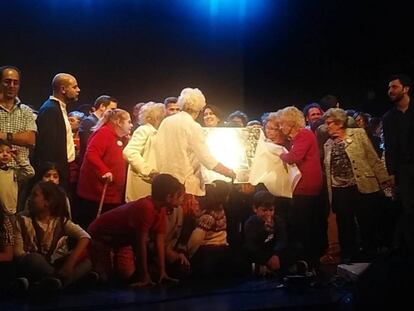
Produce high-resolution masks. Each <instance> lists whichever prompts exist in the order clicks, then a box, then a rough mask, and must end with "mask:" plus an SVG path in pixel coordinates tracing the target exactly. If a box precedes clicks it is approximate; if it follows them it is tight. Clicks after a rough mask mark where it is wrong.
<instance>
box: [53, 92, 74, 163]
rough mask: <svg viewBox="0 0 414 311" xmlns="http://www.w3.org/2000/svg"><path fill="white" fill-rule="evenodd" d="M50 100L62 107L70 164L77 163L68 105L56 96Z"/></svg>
mask: <svg viewBox="0 0 414 311" xmlns="http://www.w3.org/2000/svg"><path fill="white" fill-rule="evenodd" d="M50 99H53V100H57V101H58V102H59V105H60V110H62V115H63V120H64V121H65V127H66V148H67V149H66V150H67V154H68V163H70V162H73V161H75V143H74V142H73V135H72V128H71V127H70V123H69V119H68V112H67V111H66V104H65V103H64V102H63V101H61V100H60V99H59V98H56V97H54V96H50Z"/></svg>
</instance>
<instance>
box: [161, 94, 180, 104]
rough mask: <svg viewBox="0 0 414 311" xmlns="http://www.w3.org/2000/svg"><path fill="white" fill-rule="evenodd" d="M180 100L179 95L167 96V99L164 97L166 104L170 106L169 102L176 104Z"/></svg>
mask: <svg viewBox="0 0 414 311" xmlns="http://www.w3.org/2000/svg"><path fill="white" fill-rule="evenodd" d="M177 101H178V98H177V97H173V96H172V97H167V98H166V99H164V105H165V106H168V105H169V104H175V103H176V102H177Z"/></svg>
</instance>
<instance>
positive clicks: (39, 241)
mask: <svg viewBox="0 0 414 311" xmlns="http://www.w3.org/2000/svg"><path fill="white" fill-rule="evenodd" d="M68 237H69V238H73V239H74V240H76V245H75V246H74V248H73V249H72V250H69V248H68V246H67V238H68ZM89 243H90V236H89V234H88V233H87V232H85V231H84V230H83V229H82V228H81V227H80V226H78V225H76V224H74V223H73V222H72V221H71V220H69V218H68V212H67V208H66V201H65V194H64V192H63V191H62V190H61V189H59V187H58V186H57V185H55V184H53V183H51V182H39V183H37V184H36V185H35V186H34V187H33V189H32V192H31V194H30V197H29V216H23V215H18V216H17V221H16V232H15V245H14V255H15V257H16V259H17V263H18V267H19V271H20V272H21V274H22V275H23V276H24V277H25V278H27V280H26V282H27V281H28V282H29V283H31V284H32V285H34V284H38V285H39V286H40V288H41V289H43V290H45V291H44V293H46V291H47V290H51V291H59V290H60V289H62V288H63V287H66V286H67V285H69V284H71V283H73V282H75V281H77V280H79V279H80V278H81V277H83V276H85V275H86V274H87V273H88V272H89V271H90V268H91V262H90V260H89V259H87V257H86V251H87V247H88V245H89Z"/></svg>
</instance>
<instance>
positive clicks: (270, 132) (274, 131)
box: [263, 112, 289, 148]
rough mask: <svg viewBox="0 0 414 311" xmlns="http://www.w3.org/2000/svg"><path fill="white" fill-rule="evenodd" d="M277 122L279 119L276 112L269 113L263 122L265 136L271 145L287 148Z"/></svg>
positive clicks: (286, 142) (286, 141)
mask: <svg viewBox="0 0 414 311" xmlns="http://www.w3.org/2000/svg"><path fill="white" fill-rule="evenodd" d="M279 122H280V119H279V116H278V114H277V113H276V112H271V113H269V114H268V115H267V116H266V119H265V120H264V122H263V123H264V133H265V136H266V138H267V140H269V141H271V142H272V143H274V144H276V145H281V146H284V147H286V148H288V146H289V141H288V140H287V137H286V136H285V135H284V134H283V132H282V130H281V129H280V124H279Z"/></svg>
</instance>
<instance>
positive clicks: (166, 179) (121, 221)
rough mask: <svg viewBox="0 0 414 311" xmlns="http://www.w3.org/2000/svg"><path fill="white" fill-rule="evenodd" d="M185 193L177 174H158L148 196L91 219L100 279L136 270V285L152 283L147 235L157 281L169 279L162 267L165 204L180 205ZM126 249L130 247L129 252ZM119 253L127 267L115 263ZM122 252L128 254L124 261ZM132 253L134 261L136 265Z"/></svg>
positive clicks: (95, 257) (170, 205)
mask: <svg viewBox="0 0 414 311" xmlns="http://www.w3.org/2000/svg"><path fill="white" fill-rule="evenodd" d="M184 193H185V190H184V186H183V185H182V184H181V183H180V182H179V181H178V180H177V179H176V178H174V177H173V176H171V175H168V174H160V175H157V176H156V177H155V178H154V179H153V182H152V190H151V196H148V197H145V198H142V199H139V200H137V201H133V202H129V203H127V204H125V205H122V206H120V207H117V208H115V209H113V210H111V211H108V212H106V213H104V214H102V215H101V216H100V217H99V218H97V219H96V220H95V221H93V222H92V223H91V225H90V226H89V228H88V231H89V232H90V234H91V236H92V240H93V243H92V254H93V256H92V260H93V262H94V265H95V270H96V271H97V272H98V273H100V275H101V279H102V280H106V279H107V278H108V276H114V274H115V275H116V274H118V275H117V276H118V277H121V279H128V278H130V277H131V276H132V275H133V274H134V272H135V270H137V271H136V272H137V275H138V276H139V278H138V282H137V283H136V286H138V287H142V286H146V285H152V284H154V283H153V281H152V279H151V276H150V273H149V269H148V241H149V239H150V237H151V239H152V240H153V241H155V248H156V250H157V255H158V258H157V259H158V260H157V262H158V269H159V279H158V282H161V281H162V280H171V278H170V277H169V276H168V275H167V273H166V271H165V245H164V239H165V231H166V211H165V208H167V207H173V206H178V205H180V204H181V203H182V200H183V196H184ZM128 249H129V250H133V251H129V252H128ZM111 253H113V259H114V260H112V256H111ZM122 256H123V257H124V265H125V262H127V263H128V262H129V267H125V266H124V267H122V266H119V265H117V263H116V261H117V259H119V258H120V257H122ZM125 256H126V257H129V258H127V260H126V261H125ZM134 257H135V261H136V262H137V265H136V268H135V262H134ZM127 265H128V264H127ZM119 268H120V269H123V270H124V273H122V274H123V275H122V276H121V275H119V274H120V273H117V272H119V271H116V270H119ZM114 270H115V271H114ZM125 271H126V272H125ZM114 272H115V273H114Z"/></svg>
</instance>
